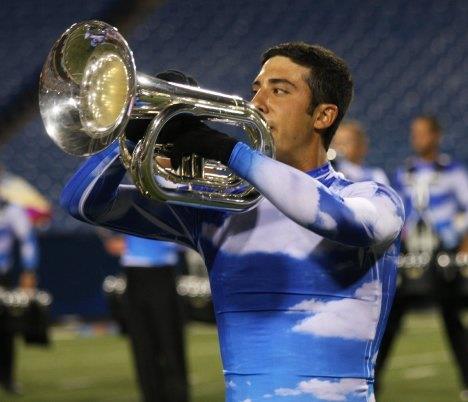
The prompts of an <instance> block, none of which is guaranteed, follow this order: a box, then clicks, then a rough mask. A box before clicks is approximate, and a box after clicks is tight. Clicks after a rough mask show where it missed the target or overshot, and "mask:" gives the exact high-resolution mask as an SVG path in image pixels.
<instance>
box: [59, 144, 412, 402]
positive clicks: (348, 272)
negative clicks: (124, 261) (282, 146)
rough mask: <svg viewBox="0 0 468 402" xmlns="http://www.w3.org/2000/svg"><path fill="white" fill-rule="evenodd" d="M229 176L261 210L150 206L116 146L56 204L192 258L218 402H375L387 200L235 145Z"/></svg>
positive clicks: (391, 205)
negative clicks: (213, 335) (216, 361)
mask: <svg viewBox="0 0 468 402" xmlns="http://www.w3.org/2000/svg"><path fill="white" fill-rule="evenodd" d="M229 167H230V168H231V169H232V170H233V171H234V172H235V173H236V174H238V175H239V176H241V177H243V178H245V179H246V180H247V181H249V182H250V183H252V184H253V185H254V186H255V187H256V188H257V189H258V190H259V191H260V192H261V193H262V194H263V195H264V198H263V200H262V201H261V202H260V203H259V204H258V205H257V206H256V207H255V208H253V209H251V210H249V211H247V212H244V213H230V212H221V211H214V210H208V209H201V208H192V207H183V206H176V205H171V204H167V203H157V202H154V201H151V200H149V199H147V198H145V197H144V196H142V195H141V194H140V193H139V192H138V191H137V190H136V188H135V187H134V186H128V185H121V184H120V182H121V180H122V178H123V176H124V174H125V170H124V168H123V167H122V165H121V163H120V160H119V155H118V147H117V145H113V146H111V147H109V148H108V149H106V150H104V151H102V152H101V153H99V154H97V155H95V156H93V157H91V158H90V159H88V160H87V161H86V162H85V163H84V165H83V166H82V167H81V168H80V169H79V170H78V171H77V172H76V174H75V175H74V177H73V178H72V179H71V180H70V182H69V183H68V184H67V186H66V188H65V189H64V192H63V194H62V205H63V206H64V207H65V208H67V209H68V210H69V212H70V213H71V214H72V215H73V216H75V217H76V218H78V219H81V220H83V221H86V222H90V223H94V224H98V225H103V226H106V227H109V228H111V229H115V230H121V231H125V232H129V233H133V234H138V235H142V236H146V237H149V238H154V239H164V240H172V241H176V242H179V243H182V244H184V245H187V246H189V247H192V248H194V249H195V250H197V251H198V252H199V253H200V254H201V255H202V256H203V258H204V260H205V263H206V266H207V268H208V271H209V277H210V283H211V288H212V295H213V303H214V308H215V313H216V320H217V325H218V332H219V341H220V348H221V357H222V361H223V367H224V375H225V382H226V400H227V401H228V402H234V401H236V402H258V401H284V402H286V401H287V402H289V401H294V402H296V401H297V402H303V401H308V402H323V401H348V402H363V401H366V402H369V401H374V396H373V386H372V383H373V366H374V362H375V358H376V353H377V350H378V346H379V342H380V339H381V337H382V333H383V330H384V327H385V323H386V319H387V315H388V312H389V310H390V306H391V301H392V298H393V294H394V289H395V276H396V264H395V262H396V257H397V254H398V239H399V233H400V230H401V227H402V224H403V220H404V212H403V206H402V203H401V200H400V199H399V198H398V196H397V195H396V193H395V192H394V191H393V190H392V189H390V188H388V187H386V186H384V185H380V184H376V183H374V182H363V183H352V182H349V181H347V180H345V179H343V178H342V176H340V175H339V174H337V173H336V172H335V171H334V170H333V169H332V168H331V166H330V165H329V164H326V165H324V166H322V167H319V168H318V169H315V170H312V171H310V172H308V173H304V172H301V171H299V170H296V169H294V168H292V167H290V166H287V165H285V164H283V163H280V162H278V161H274V160H272V159H270V158H268V157H266V156H264V155H262V154H260V153H258V152H256V151H253V150H252V149H250V148H249V147H248V146H247V145H245V144H243V143H238V144H237V145H236V146H235V148H234V150H233V152H232V154H231V158H230V160H229Z"/></svg>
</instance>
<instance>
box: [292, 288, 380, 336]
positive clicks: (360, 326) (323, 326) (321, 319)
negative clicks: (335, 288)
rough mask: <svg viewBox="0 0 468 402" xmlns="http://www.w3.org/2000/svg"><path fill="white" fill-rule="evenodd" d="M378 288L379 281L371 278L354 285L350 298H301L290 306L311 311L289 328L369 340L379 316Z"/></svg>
mask: <svg viewBox="0 0 468 402" xmlns="http://www.w3.org/2000/svg"><path fill="white" fill-rule="evenodd" d="M381 289H382V285H381V283H380V281H378V280H375V281H372V282H368V283H365V284H363V285H362V286H361V287H360V288H358V289H357V290H356V292H355V293H354V297H355V298H352V299H351V298H348V299H341V300H332V301H329V302H323V301H318V300H316V299H310V300H304V301H302V302H300V303H298V304H296V305H294V306H293V307H291V308H290V310H292V311H294V310H296V311H297V310H302V311H306V312H310V313H311V315H310V316H308V317H306V318H304V319H302V320H300V321H298V322H297V323H296V325H294V327H293V328H292V330H293V331H294V332H299V333H304V334H312V335H315V336H322V337H336V338H342V339H357V340H372V339H374V337H375V332H376V329H377V324H378V321H379V316H380V307H381V299H382V290H381Z"/></svg>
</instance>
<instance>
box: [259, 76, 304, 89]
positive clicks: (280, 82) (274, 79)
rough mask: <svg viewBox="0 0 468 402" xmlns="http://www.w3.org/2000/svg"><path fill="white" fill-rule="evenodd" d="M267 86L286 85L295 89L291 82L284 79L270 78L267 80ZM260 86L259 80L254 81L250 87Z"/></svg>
mask: <svg viewBox="0 0 468 402" xmlns="http://www.w3.org/2000/svg"><path fill="white" fill-rule="evenodd" d="M268 83H269V84H287V85H291V86H292V87H293V88H297V86H296V85H294V84H293V83H292V82H291V81H289V80H287V79H286V78H270V79H268ZM256 85H260V80H255V81H254V82H252V86H256Z"/></svg>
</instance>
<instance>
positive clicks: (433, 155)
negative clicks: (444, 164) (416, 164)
mask: <svg viewBox="0 0 468 402" xmlns="http://www.w3.org/2000/svg"><path fill="white" fill-rule="evenodd" d="M418 157H419V158H420V159H421V160H423V161H424V162H435V161H436V160H437V159H439V150H438V149H433V150H431V151H428V152H426V153H424V154H419V155H418Z"/></svg>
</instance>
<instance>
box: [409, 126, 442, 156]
mask: <svg viewBox="0 0 468 402" xmlns="http://www.w3.org/2000/svg"><path fill="white" fill-rule="evenodd" d="M439 142H440V133H439V132H437V131H434V130H433V129H432V126H431V124H430V122H429V121H427V120H426V119H416V120H414V121H413V123H412V124H411V145H412V146H413V149H414V151H415V152H416V154H418V155H419V156H425V155H427V154H430V153H431V152H434V151H436V150H437V149H438V147H439Z"/></svg>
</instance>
